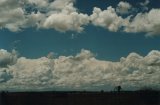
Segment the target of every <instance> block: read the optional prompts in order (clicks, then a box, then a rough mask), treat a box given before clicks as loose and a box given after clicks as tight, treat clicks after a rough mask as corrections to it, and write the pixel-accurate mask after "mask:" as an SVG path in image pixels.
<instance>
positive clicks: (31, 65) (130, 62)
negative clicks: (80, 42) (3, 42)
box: [0, 50, 160, 90]
mask: <svg viewBox="0 0 160 105" xmlns="http://www.w3.org/2000/svg"><path fill="white" fill-rule="evenodd" d="M5 53H9V52H5ZM10 54H11V53H10ZM159 75H160V52H159V51H155V50H154V51H151V52H150V53H149V54H148V55H146V56H144V57H143V56H141V55H139V54H137V53H130V54H129V55H128V56H127V57H122V58H121V59H120V61H118V62H111V61H103V60H98V59H96V58H95V56H94V54H93V53H91V52H90V51H88V50H81V52H80V53H78V54H77V55H76V56H59V57H58V58H47V57H41V58H38V59H28V58H25V57H20V58H18V59H17V62H16V63H14V64H13V65H9V66H8V67H0V85H1V87H0V90H47V89H52V90H101V89H104V90H112V89H113V87H114V86H117V85H121V86H122V87H123V89H128V90H134V89H140V88H142V87H149V88H154V89H160V81H159V80H160V76H159Z"/></svg>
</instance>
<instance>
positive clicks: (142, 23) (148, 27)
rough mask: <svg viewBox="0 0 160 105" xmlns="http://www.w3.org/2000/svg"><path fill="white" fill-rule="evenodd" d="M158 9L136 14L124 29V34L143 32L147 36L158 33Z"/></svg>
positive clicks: (159, 24) (159, 20) (159, 26)
mask: <svg viewBox="0 0 160 105" xmlns="http://www.w3.org/2000/svg"><path fill="white" fill-rule="evenodd" d="M157 17H160V9H151V10H150V11H149V12H148V13H138V14H137V15H136V16H135V17H134V18H133V20H131V22H130V23H129V24H128V25H127V26H126V27H125V31H126V32H135V33H136V32H145V33H147V35H148V36H154V35H159V33H160V31H159V30H160V18H157Z"/></svg>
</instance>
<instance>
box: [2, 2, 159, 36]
mask: <svg viewBox="0 0 160 105" xmlns="http://www.w3.org/2000/svg"><path fill="white" fill-rule="evenodd" d="M149 2H150V1H149V0H146V1H145V2H143V3H140V5H141V6H143V7H145V8H146V7H147V5H148V4H149ZM75 3H76V0H1V1H0V28H1V29H8V30H10V31H13V32H17V31H21V30H23V29H25V28H30V27H35V28H38V29H54V30H57V31H60V32H66V31H76V32H82V31H83V30H84V26H86V25H88V24H92V25H94V26H99V27H103V28H106V29H107V30H109V31H112V32H117V31H124V32H127V33H132V32H134V33H138V32H144V33H146V34H147V35H148V36H155V35H159V33H160V31H159V26H160V25H159V24H160V21H159V18H157V17H158V14H160V13H159V11H160V10H159V9H154V8H152V9H151V10H150V11H149V12H144V11H142V12H139V13H137V14H133V15H128V16H126V18H124V17H123V16H121V15H123V14H127V13H129V11H130V10H131V9H132V5H131V4H129V3H128V2H125V1H121V2H119V4H118V5H117V8H113V7H112V6H109V7H107V9H105V10H101V9H100V8H98V7H94V8H93V12H92V14H91V15H88V14H85V13H81V12H79V10H78V9H77V8H76V7H75V5H74V4H75ZM123 29H124V30H123Z"/></svg>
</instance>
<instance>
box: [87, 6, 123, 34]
mask: <svg viewBox="0 0 160 105" xmlns="http://www.w3.org/2000/svg"><path fill="white" fill-rule="evenodd" d="M90 18H91V21H92V23H93V25H95V26H101V27H104V28H106V29H108V30H109V31H113V32H116V31H118V30H119V28H120V27H122V26H123V25H124V24H126V20H125V19H123V18H122V17H121V16H118V15H117V13H116V11H115V9H114V8H112V7H111V6H110V7H108V8H107V9H106V10H103V11H102V10H101V9H100V8H97V7H95V8H94V10H93V14H92V15H91V16H90Z"/></svg>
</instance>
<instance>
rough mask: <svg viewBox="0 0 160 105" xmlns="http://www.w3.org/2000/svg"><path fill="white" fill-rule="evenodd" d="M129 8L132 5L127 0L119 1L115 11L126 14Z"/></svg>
mask: <svg viewBox="0 0 160 105" xmlns="http://www.w3.org/2000/svg"><path fill="white" fill-rule="evenodd" d="M131 8H132V5H131V4H129V3H128V2H124V1H120V2H119V4H118V6H117V8H116V12H117V13H120V14H127V13H129V11H130V10H131Z"/></svg>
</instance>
